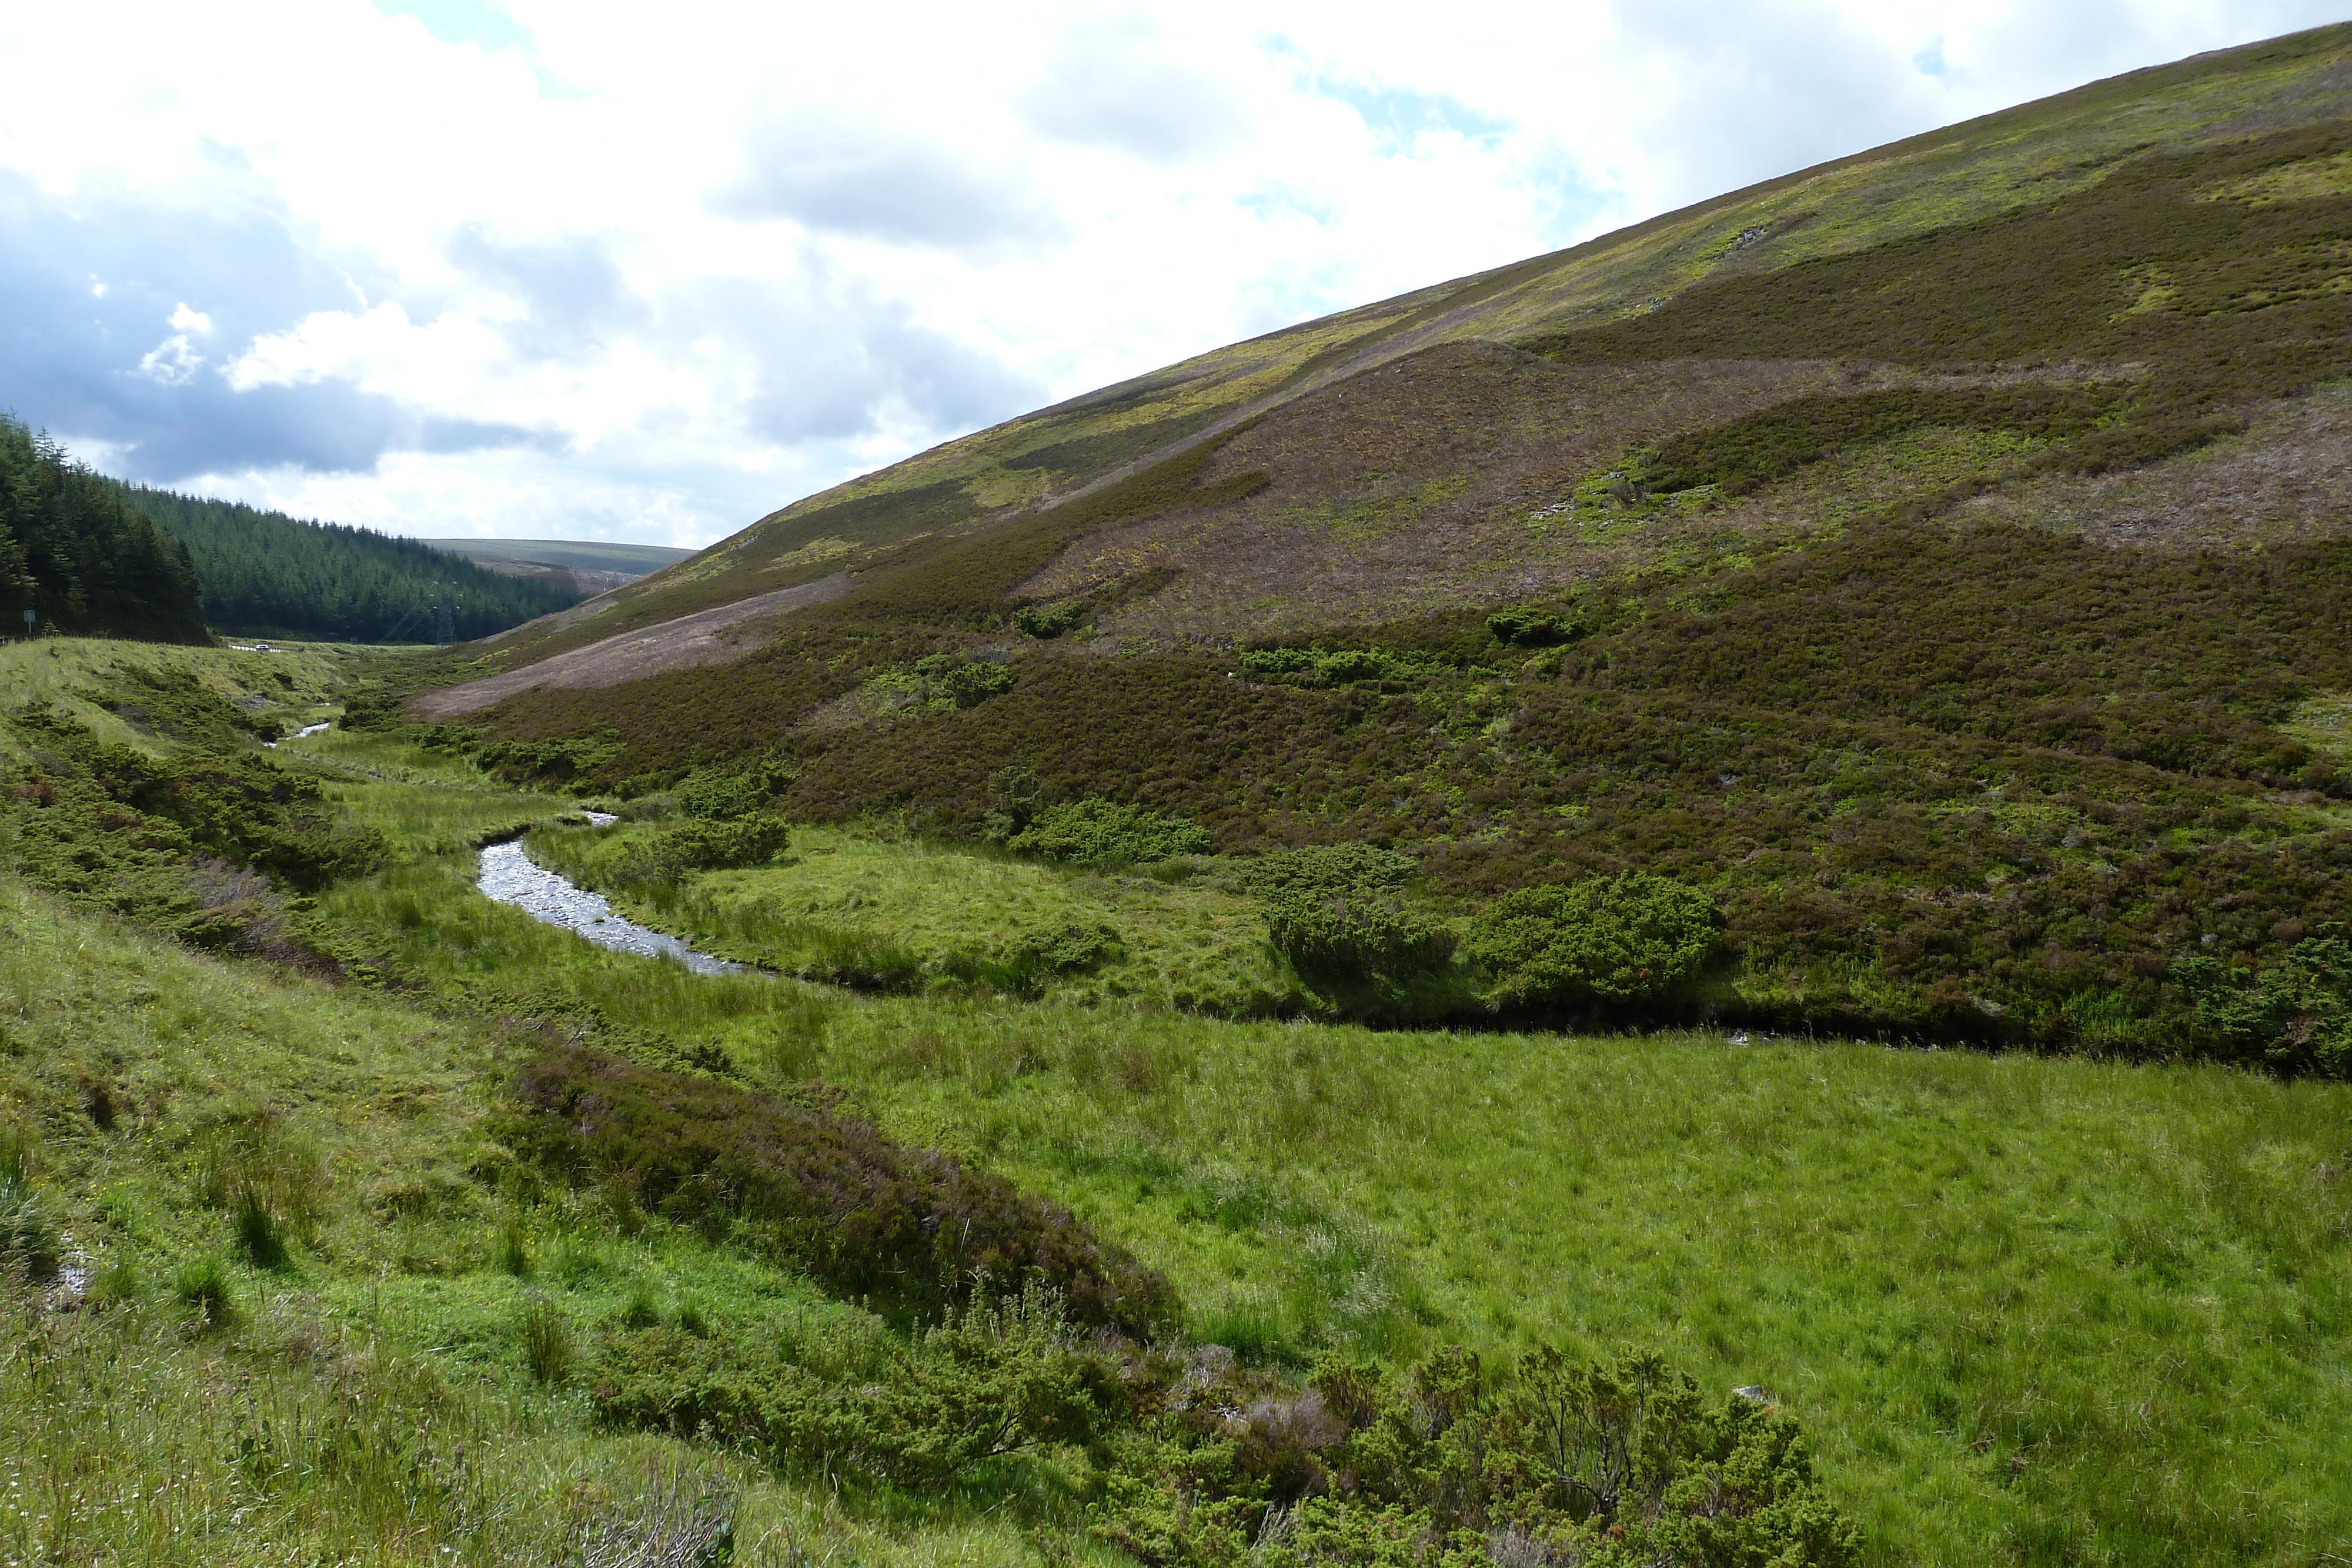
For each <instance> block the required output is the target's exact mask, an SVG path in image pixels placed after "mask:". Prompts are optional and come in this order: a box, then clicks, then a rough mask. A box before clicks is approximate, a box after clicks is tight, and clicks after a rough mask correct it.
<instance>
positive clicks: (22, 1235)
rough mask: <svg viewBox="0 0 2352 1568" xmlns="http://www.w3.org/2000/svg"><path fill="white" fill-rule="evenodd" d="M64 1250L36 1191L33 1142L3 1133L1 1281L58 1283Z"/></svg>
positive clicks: (20, 1135)
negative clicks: (60, 1252) (9, 1278)
mask: <svg viewBox="0 0 2352 1568" xmlns="http://www.w3.org/2000/svg"><path fill="white" fill-rule="evenodd" d="M61 1246H62V1241H61V1240H60V1239H59V1236H58V1224H57V1220H56V1218H54V1217H53V1216H52V1215H51V1214H50V1213H49V1207H48V1205H47V1204H46V1203H44V1202H43V1201H42V1200H41V1197H40V1194H39V1193H37V1192H36V1191H35V1190H34V1188H33V1145H32V1139H31V1138H30V1137H29V1136H27V1135H26V1134H25V1133H24V1132H22V1131H21V1130H19V1129H16V1128H13V1127H11V1128H5V1129H0V1279H5V1278H7V1277H10V1276H14V1277H16V1278H18V1279H26V1280H50V1279H55V1278H56V1277H57V1272H58V1257H59V1249H60V1247H61Z"/></svg>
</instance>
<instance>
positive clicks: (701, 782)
mask: <svg viewBox="0 0 2352 1568" xmlns="http://www.w3.org/2000/svg"><path fill="white" fill-rule="evenodd" d="M770 782H771V781H770V780H769V779H766V778H764V777H762V776H761V775H760V774H757V773H734V772H726V771H722V770H721V769H719V768H697V769H695V770H694V771H693V772H692V773H689V774H688V775H687V776H686V778H685V779H682V780H680V781H679V783H678V786H677V809H678V812H679V814H680V815H682V816H688V817H698V818H701V819H703V820H704V821H732V820H733V819H735V818H737V817H748V816H750V815H751V813H752V812H754V811H756V810H759V809H760V808H761V807H762V806H764V805H766V804H767V803H768V798H769V797H770V796H771V795H772V794H773V793H774V791H773V789H771V788H770Z"/></svg>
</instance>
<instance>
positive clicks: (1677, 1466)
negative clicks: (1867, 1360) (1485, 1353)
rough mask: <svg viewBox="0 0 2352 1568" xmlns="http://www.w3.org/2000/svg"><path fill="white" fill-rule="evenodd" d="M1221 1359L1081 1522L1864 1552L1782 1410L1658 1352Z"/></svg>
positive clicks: (1158, 1531) (1732, 1551)
mask: <svg viewBox="0 0 2352 1568" xmlns="http://www.w3.org/2000/svg"><path fill="white" fill-rule="evenodd" d="M1212 1365H1213V1364H1203V1363H1197V1362H1196V1363H1195V1364H1194V1365H1193V1366H1192V1367H1191V1368H1188V1369H1187V1373H1188V1375H1187V1379H1186V1382H1187V1394H1188V1397H1186V1398H1184V1399H1181V1400H1174V1401H1170V1402H1169V1403H1168V1405H1167V1406H1164V1407H1163V1409H1162V1411H1161V1413H1160V1414H1159V1415H1157V1416H1155V1417H1152V1418H1150V1419H1149V1420H1148V1421H1147V1423H1146V1424H1145V1427H1144V1429H1143V1430H1142V1431H1141V1432H1140V1433H1138V1434H1136V1435H1135V1436H1134V1437H1129V1438H1127V1439H1126V1440H1124V1441H1121V1442H1118V1443H1117V1444H1116V1445H1115V1446H1114V1451H1115V1452H1116V1454H1117V1460H1116V1462H1115V1464H1114V1467H1113V1469H1111V1471H1110V1473H1109V1474H1108V1476H1107V1478H1106V1485H1105V1492H1106V1500H1105V1503H1104V1505H1103V1506H1102V1507H1101V1508H1100V1509H1099V1510H1098V1511H1097V1513H1096V1515H1095V1522H1094V1532H1095V1534H1096V1535H1097V1538H1099V1539H1101V1540H1102V1541H1104V1542H1107V1543H1108V1544H1111V1545H1114V1546H1117V1547H1118V1548H1120V1549H1122V1550H1123V1551H1125V1552H1129V1554H1131V1555H1133V1556H1134V1557H1136V1558H1138V1559H1139V1560H1141V1561H1142V1562H1144V1563H1151V1564H1154V1565H1155V1568H1175V1565H1177V1564H1202V1563H1244V1562H1259V1563H1266V1564H1270V1565H1278V1568H1309V1565H1321V1564H1327V1563H1328V1564H1331V1565H1333V1568H1338V1565H1339V1564H1364V1563H1400V1564H1401V1563H1419V1562H1433V1563H1464V1564H1468V1563H1477V1564H1482V1565H1483V1564H1488V1563H1503V1564H1507V1565H1512V1568H1517V1565H1520V1564H1527V1565H1534V1564H1542V1563H1563V1564H1564V1563H1581V1564H1587V1565H1591V1568H1633V1565H1635V1564H1650V1563H1683V1564H1689V1565H1692V1568H1759V1565H1762V1564H1766V1563H1775V1564H1789V1565H1791V1568H1795V1565H1800V1564H1801V1565H1803V1568H1846V1565H1848V1564H1851V1563H1853V1562H1855V1561H1856V1559H1857V1557H1858V1556H1859V1552H1860V1534H1859V1532H1858V1531H1856V1530H1855V1529H1854V1527H1853V1524H1852V1523H1851V1522H1850V1521H1847V1520H1846V1519H1845V1518H1843V1516H1842V1515H1841V1514H1840V1513H1839V1512H1838V1511H1837V1509H1836V1507H1835V1505H1834V1504H1832V1502H1831V1500H1830V1498H1829V1495H1828V1493H1827V1492H1826V1490H1824V1489H1823V1488H1822V1484H1821V1482H1820V1481H1819V1480H1818V1479H1816V1478H1815V1477H1814V1475H1813V1472H1812V1467H1811V1458H1810V1456H1809V1453H1808V1450H1807V1448H1806V1445H1805V1442H1804V1440H1803V1437H1802V1435H1801V1432H1800V1430H1799V1428H1798V1427H1797V1424H1796V1423H1795V1422H1794V1421H1792V1420H1790V1418H1789V1417H1787V1416H1783V1415H1781V1414H1780V1413H1779V1412H1778V1411H1777V1410H1775V1409H1773V1408H1772V1407H1771V1406H1769V1404H1768V1403H1764V1402H1762V1401H1760V1400H1759V1399H1757V1398H1751V1397H1744V1396H1741V1395H1738V1394H1733V1395H1730V1396H1727V1397H1726V1398H1725V1399H1724V1400H1723V1401H1722V1402H1721V1403H1720V1404H1718V1405H1713V1406H1710V1404H1709V1403H1708V1401H1706V1399H1705V1398H1704V1397H1703V1396H1701V1395H1700V1393H1699V1390H1698V1386H1697V1385H1696V1384H1695V1383H1693V1382H1692V1381H1691V1379H1690V1378H1689V1377H1688V1376H1687V1375H1682V1374H1679V1373H1675V1372H1673V1371H1670V1370H1669V1369H1668V1368H1667V1367H1666V1365H1665V1364H1664V1361H1663V1360H1662V1359H1661V1358H1660V1357H1658V1356H1657V1355H1655V1354H1649V1353H1643V1352H1628V1353H1627V1354H1624V1355H1623V1356H1622V1357H1620V1358H1619V1359H1618V1360H1617V1361H1615V1362H1613V1363H1599V1362H1595V1363H1584V1362H1580V1361H1577V1360H1575V1359H1572V1358H1570V1356H1567V1355H1565V1354H1562V1353H1560V1352H1559V1351H1558V1350H1556V1349H1552V1348H1549V1347H1545V1348H1541V1349H1538V1351H1536V1352H1535V1354H1532V1355H1530V1356H1528V1357H1527V1358H1526V1360H1525V1361H1524V1362H1523V1363H1522V1364H1520V1366H1519V1368H1518V1370H1517V1373H1516V1375H1507V1376H1504V1377H1499V1378H1496V1377H1491V1376H1489V1375H1487V1374H1486V1371H1485V1369H1483V1368H1482V1367H1481V1366H1480V1365H1479V1363H1478V1359H1477V1357H1476V1356H1475V1355H1472V1354H1468V1353H1467V1352H1465V1351H1462V1350H1460V1349H1454V1350H1448V1351H1445V1352H1443V1353H1441V1354H1438V1355H1436V1356H1433V1357H1432V1358H1431V1359H1429V1360H1427V1361H1424V1362H1423V1363H1422V1364H1419V1365H1418V1366H1415V1367H1414V1368H1413V1369H1412V1372H1411V1373H1410V1374H1409V1375H1406V1376H1404V1377H1402V1378H1391V1377H1389V1376H1387V1375H1384V1374H1383V1373H1382V1372H1381V1370H1380V1369H1379V1368H1377V1367H1375V1366H1372V1365H1369V1364H1349V1363H1346V1362H1341V1361H1337V1360H1327V1361H1326V1362H1324V1363H1323V1364H1321V1365H1319V1366H1318V1368H1317V1369H1316V1371H1315V1374H1314V1375H1313V1379H1312V1381H1311V1383H1310V1384H1309V1385H1307V1386H1306V1387H1304V1388H1297V1387H1285V1386H1281V1385H1270V1384H1269V1381H1268V1380H1266V1379H1264V1378H1262V1377H1261V1378H1252V1377H1251V1376H1250V1375H1248V1374H1245V1373H1241V1372H1238V1371H1235V1370H1232V1369H1228V1370H1227V1371H1226V1372H1225V1374H1224V1376H1223V1383H1222V1385H1218V1386H1211V1387H1206V1388H1201V1387H1196V1386H1193V1385H1195V1384H1197V1383H1198V1382H1200V1381H1202V1374H1203V1372H1204V1371H1207V1370H1209V1368H1210V1366H1212ZM1768 1397H1769V1396H1768ZM1433 1542H1454V1543H1457V1544H1456V1548H1455V1551H1454V1552H1448V1553H1446V1554H1444V1555H1439V1554H1437V1553H1436V1552H1430V1551H1429V1550H1428V1549H1429V1547H1430V1545H1431V1544H1432V1543H1433Z"/></svg>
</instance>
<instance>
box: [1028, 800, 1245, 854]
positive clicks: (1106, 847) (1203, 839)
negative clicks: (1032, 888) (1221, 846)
mask: <svg viewBox="0 0 2352 1568" xmlns="http://www.w3.org/2000/svg"><path fill="white" fill-rule="evenodd" d="M1004 843H1005V847H1006V848H1007V849H1010V850H1013V851H1014V852H1017V853H1020V854H1029V855H1037V856H1040V857H1042V858H1044V859H1045V860H1052V861H1063V862H1067V863H1069V864H1072V865H1140V864H1144V863H1147V862H1151V861H1162V860H1166V859H1168V858H1169V857H1170V856H1171V855H1197V854H1206V853H1207V852H1209V849H1210V838H1209V835H1208V833H1207V832H1205V831H1203V830H1202V829H1201V828H1200V827H1199V826H1197V825H1196V824H1194V823H1192V822H1188V821H1185V820H1184V819H1183V818H1181V817H1170V816H1164V815H1162V814H1161V813H1160V812H1158V811H1153V810H1148V809H1146V808H1145V807H1142V806H1133V805H1124V804H1121V803H1120V802H1118V801H1116V800H1104V799H1102V798H1101V797H1100V796H1097V795H1089V796H1087V798H1086V799H1085V800H1069V801H1065V802H1064V803H1062V804H1060V805H1057V806H1045V807H1041V808H1039V809H1038V810H1037V812H1036V814H1035V815H1034V817H1031V818H1030V819H1029V821H1028V822H1027V824H1026V825H1025V826H1024V827H1023V828H1022V829H1021V830H1020V831H1018V832H1016V833H1013V835H1011V836H1010V837H1009V838H1007V839H1006V840H1005V841H1004Z"/></svg>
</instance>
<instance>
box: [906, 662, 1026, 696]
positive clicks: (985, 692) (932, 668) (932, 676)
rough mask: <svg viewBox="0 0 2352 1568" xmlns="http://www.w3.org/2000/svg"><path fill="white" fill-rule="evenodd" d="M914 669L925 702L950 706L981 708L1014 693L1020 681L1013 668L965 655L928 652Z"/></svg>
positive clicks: (916, 663)
mask: <svg viewBox="0 0 2352 1568" xmlns="http://www.w3.org/2000/svg"><path fill="white" fill-rule="evenodd" d="M914 670H915V676H916V681H917V687H918V690H919V692H920V694H921V695H922V699H923V700H925V701H927V702H929V703H931V704H932V705H934V706H946V707H959V708H964V707H978V706H980V705H981V704H982V703H984V702H986V701H987V700H988V699H989V698H991V697H992V696H997V695H1002V694H1003V693H1005V692H1009V691H1011V690H1012V689H1013V686H1014V685H1015V684H1016V683H1017V681H1018V679H1019V677H1017V676H1016V675H1014V674H1013V669H1012V667H1011V666H1010V665H1007V664H998V663H996V662H994V661H993V660H988V659H968V658H965V657H964V656H963V655H962V654H961V653H927V654H925V655H924V656H923V657H921V658H919V659H918V660H916V661H915V666H914Z"/></svg>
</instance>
